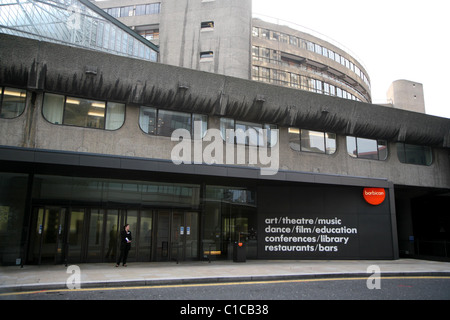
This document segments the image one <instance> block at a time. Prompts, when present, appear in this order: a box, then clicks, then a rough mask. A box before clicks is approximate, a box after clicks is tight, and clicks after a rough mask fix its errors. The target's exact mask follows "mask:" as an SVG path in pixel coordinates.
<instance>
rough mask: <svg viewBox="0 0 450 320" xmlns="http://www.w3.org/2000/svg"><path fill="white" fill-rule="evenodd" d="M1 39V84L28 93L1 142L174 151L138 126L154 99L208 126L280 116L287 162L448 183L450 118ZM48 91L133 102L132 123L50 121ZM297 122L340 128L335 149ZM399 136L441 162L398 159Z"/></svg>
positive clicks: (160, 155)
mask: <svg viewBox="0 0 450 320" xmlns="http://www.w3.org/2000/svg"><path fill="white" fill-rule="evenodd" d="M19 40H20V41H19ZM0 43H1V45H0V56H1V57H2V59H1V61H0V85H5V86H15V87H21V88H27V89H28V91H29V93H30V94H29V95H28V98H27V101H28V103H27V107H26V110H25V112H24V113H23V114H22V115H21V116H20V117H18V118H16V119H11V120H10V119H0V145H2V146H13V147H19V148H20V147H27V148H36V149H48V150H64V151H74V152H81V153H96V154H107V155H118V156H132V157H142V158H154V159H170V158H171V151H172V148H173V147H174V146H175V145H176V144H177V142H172V141H170V138H169V137H157V136H150V135H147V134H145V133H144V132H143V131H142V130H141V129H140V128H139V107H140V106H141V105H145V106H156V107H159V108H161V109H172V110H181V111H185V112H194V113H203V114H207V115H208V117H209V128H219V119H220V117H231V118H236V119H239V120H243V121H251V122H259V123H273V124H276V125H278V127H279V129H280V137H279V142H278V146H279V155H280V157H279V158H280V169H281V170H288V171H296V172H312V173H326V174H332V175H342V176H353V177H368V178H377V179H379V178H381V179H387V180H389V181H391V182H392V183H394V184H397V185H408V186H423V187H436V188H450V169H449V168H450V158H449V147H450V146H449V145H448V143H449V140H448V134H449V132H450V120H449V119H444V118H438V117H433V116H427V115H423V114H419V113H414V112H407V111H402V110H396V109H391V108H385V107H381V106H377V105H368V104H364V103H358V102H355V101H350V100H346V99H339V98H334V97H327V96H323V95H320V94H314V93H310V92H303V91H299V90H294V89H288V88H281V87H276V86H271V85H267V84H263V83H257V82H253V81H248V80H242V79H237V78H232V77H226V76H222V75H216V74H211V73H206V72H199V71H194V70H188V69H184V68H179V67H173V66H168V65H163V64H157V63H151V62H146V61H141V60H136V59H129V58H124V57H118V56H113V55H108V54H101V53H98V52H93V51H88V50H82V49H76V48H69V47H65V46H60V45H56V44H50V43H44V42H38V41H35V40H27V39H19V38H17V37H11V36H6V35H0ZM86 66H91V67H92V66H95V67H96V68H97V69H96V70H97V74H96V75H92V74H86V73H85V70H86ZM180 84H181V85H182V86H181V87H180ZM45 92H54V93H60V94H68V95H72V96H79V97H86V98H91V99H101V100H108V101H116V102H122V103H125V104H126V105H127V108H126V119H125V123H124V125H123V126H122V128H120V129H119V130H116V131H105V130H99V129H90V128H80V127H71V126H63V125H55V124H51V123H49V122H48V121H47V120H45V119H44V118H43V116H42V102H43V95H44V93H45ZM290 126H294V127H298V128H307V129H311V130H323V131H327V132H334V133H336V134H337V152H336V153H335V154H333V155H324V154H313V153H305V152H297V151H294V150H292V149H291V148H290V146H289V137H288V127H290ZM346 135H356V136H364V137H368V138H374V139H377V138H378V139H387V140H388V141H389V145H388V147H389V156H388V159H387V160H386V161H374V160H365V159H354V158H352V157H350V156H349V155H348V154H347V149H346V141H345V136H346ZM396 141H403V142H407V143H414V144H421V143H422V144H426V145H429V146H432V147H433V159H434V160H433V164H432V165H431V166H419V165H408V164H403V163H400V162H399V160H398V157H397V152H396ZM209 144H210V143H209V142H204V143H203V146H204V147H206V146H207V145H209ZM253 166H254V165H253Z"/></svg>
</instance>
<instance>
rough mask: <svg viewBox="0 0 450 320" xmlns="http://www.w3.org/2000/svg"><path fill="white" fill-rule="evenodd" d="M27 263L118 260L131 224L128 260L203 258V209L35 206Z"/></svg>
mask: <svg viewBox="0 0 450 320" xmlns="http://www.w3.org/2000/svg"><path fill="white" fill-rule="evenodd" d="M31 219H32V220H31V227H30V240H29V246H28V255H27V263H30V264H60V263H65V264H67V263H71V264H72V263H84V262H88V263H91V262H112V263H113V262H115V261H116V259H117V254H118V251H119V234H120V231H121V229H122V227H123V226H124V225H125V224H129V225H130V230H131V232H132V235H133V241H132V246H131V250H130V252H129V255H128V261H130V262H133V261H142V262H145V261H165V260H176V261H182V260H191V259H198V258H199V256H198V252H199V249H198V246H199V241H198V233H199V232H198V212H191V211H183V210H170V209H103V208H96V207H80V208H71V207H61V206H35V207H33V210H32V217H31Z"/></svg>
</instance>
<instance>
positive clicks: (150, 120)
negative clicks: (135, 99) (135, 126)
mask: <svg viewBox="0 0 450 320" xmlns="http://www.w3.org/2000/svg"><path fill="white" fill-rule="evenodd" d="M139 126H140V127H141V129H142V131H144V132H145V133H148V134H156V109H155V108H150V107H141V110H140V114H139Z"/></svg>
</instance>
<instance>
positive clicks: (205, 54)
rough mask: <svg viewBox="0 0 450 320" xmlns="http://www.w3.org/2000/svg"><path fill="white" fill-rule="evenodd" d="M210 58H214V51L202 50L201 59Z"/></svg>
mask: <svg viewBox="0 0 450 320" xmlns="http://www.w3.org/2000/svg"><path fill="white" fill-rule="evenodd" d="M209 58H211V59H212V58H214V52H212V51H203V52H200V59H209Z"/></svg>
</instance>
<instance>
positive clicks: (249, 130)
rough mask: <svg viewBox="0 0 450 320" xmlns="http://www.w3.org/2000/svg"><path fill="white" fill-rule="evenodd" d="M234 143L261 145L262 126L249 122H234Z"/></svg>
mask: <svg viewBox="0 0 450 320" xmlns="http://www.w3.org/2000/svg"><path fill="white" fill-rule="evenodd" d="M235 130H236V132H235V134H236V143H237V144H245V145H250V146H259V145H260V144H261V145H262V143H263V136H262V125H260V124H257V123H250V122H241V121H236V129H235Z"/></svg>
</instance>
